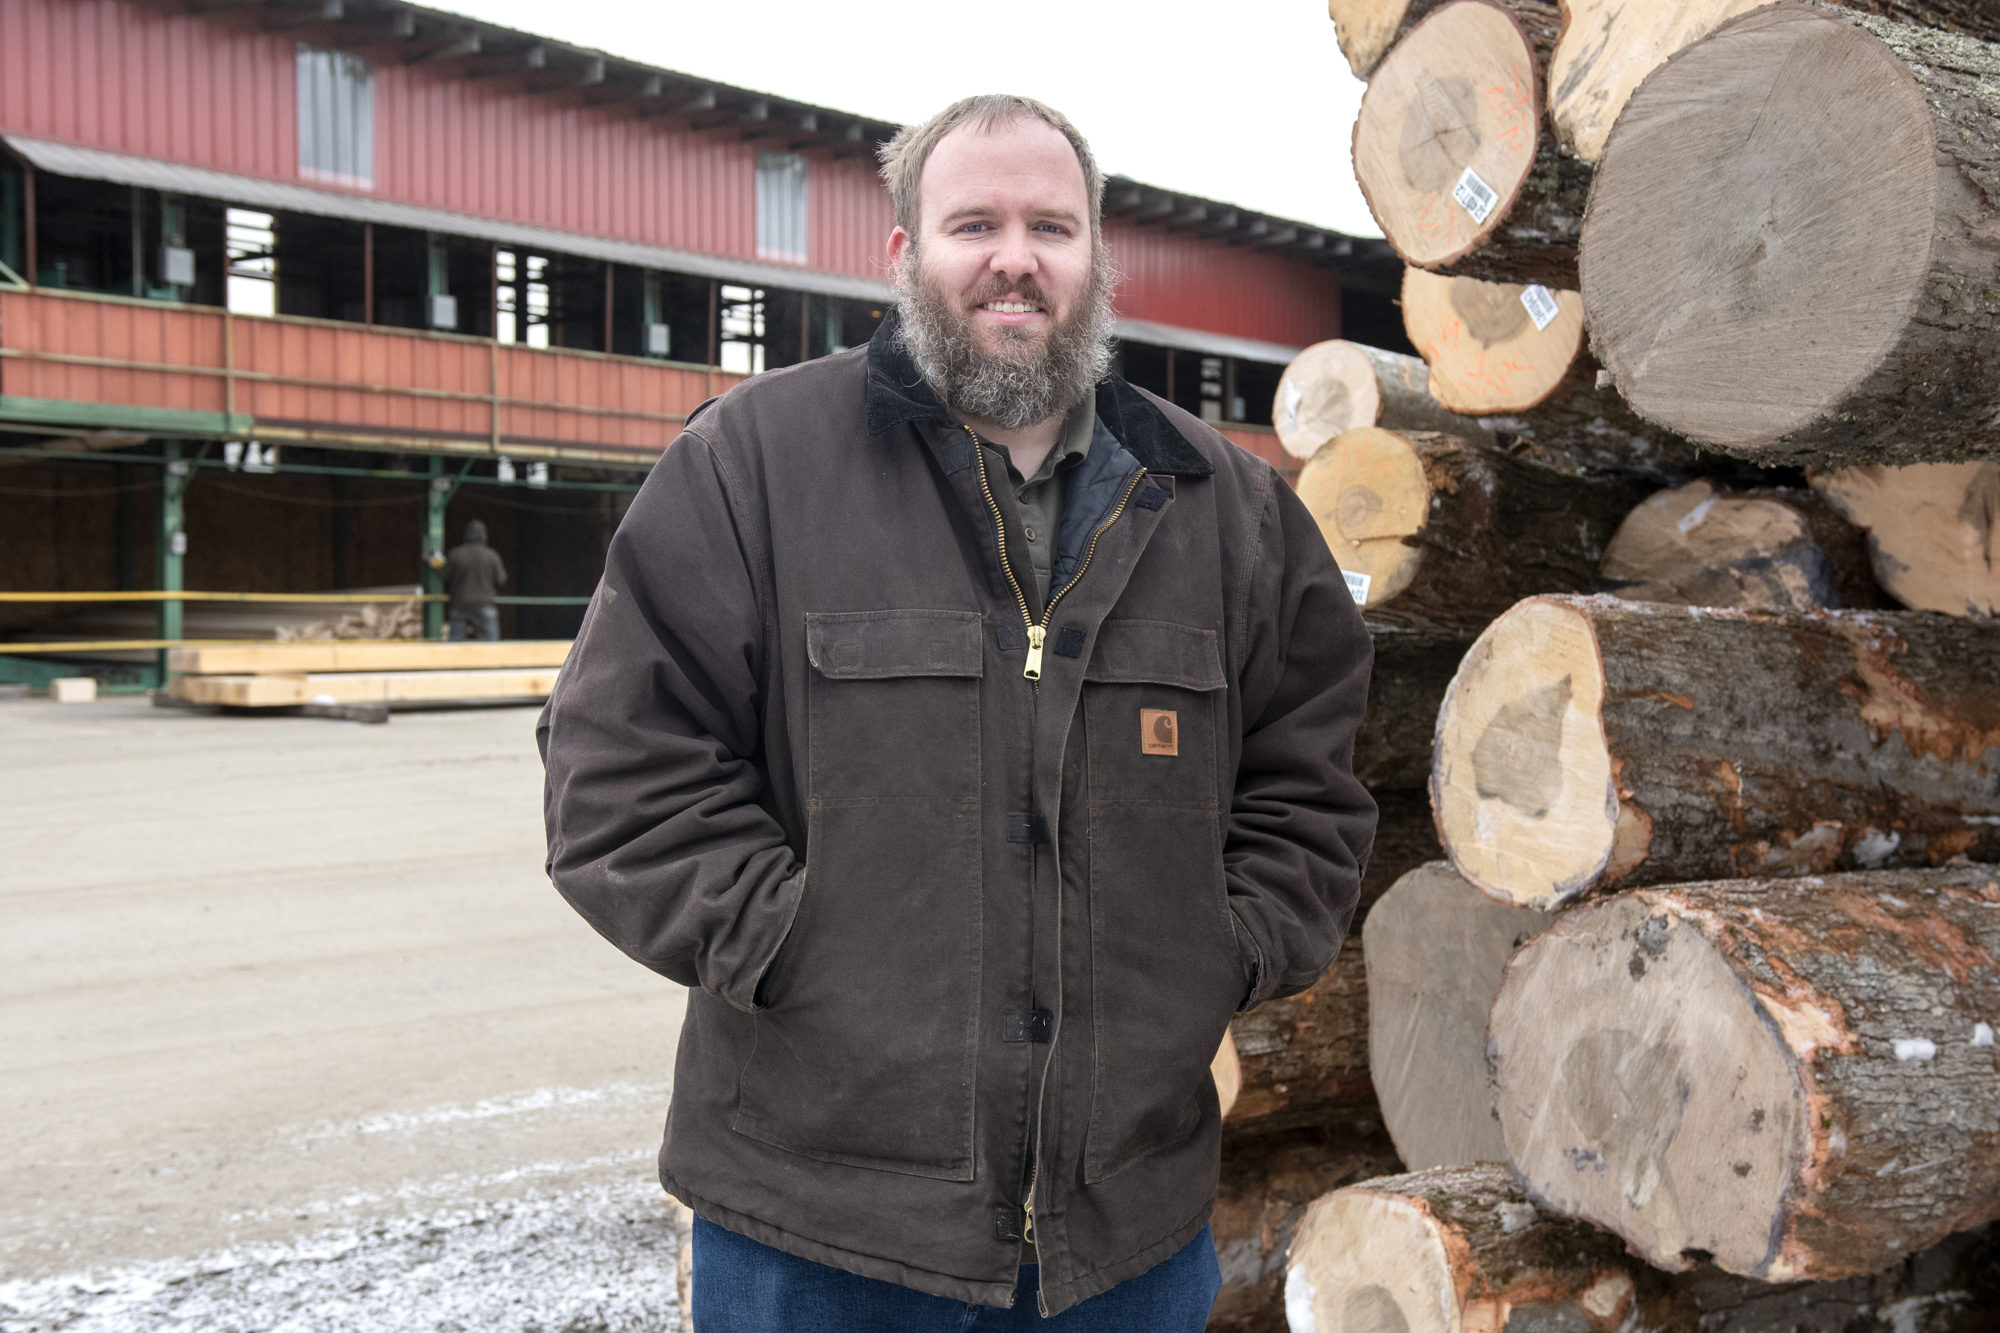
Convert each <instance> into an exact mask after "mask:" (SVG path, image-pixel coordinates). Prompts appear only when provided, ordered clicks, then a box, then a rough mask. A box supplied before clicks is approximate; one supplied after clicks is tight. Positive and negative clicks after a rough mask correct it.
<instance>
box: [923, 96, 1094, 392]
mask: <svg viewBox="0 0 2000 1333" xmlns="http://www.w3.org/2000/svg"><path fill="white" fill-rule="evenodd" d="M919 208H920V216H919V220H918V227H917V230H918V232H919V235H918V236H915V237H913V236H911V235H910V234H909V233H907V232H905V231H904V230H903V229H902V228H900V227H899V228H897V229H896V231H895V232H894V233H893V234H892V235H891V236H890V238H889V254H890V258H891V259H892V260H893V261H894V263H895V266H896V276H897V282H898V286H899V287H900V288H901V296H902V304H903V323H904V336H905V341H906V342H907V343H908V344H909V346H910V350H911V352H912V353H913V354H914V356H915V358H916V361H917V364H918V367H919V368H920V369H921V370H922V371H923V372H924V374H925V377H926V378H927V379H929V380H930V381H931V383H932V386H933V387H934V388H936V389H937V390H938V391H939V393H940V395H941V396H942V397H944V398H945V399H946V401H948V402H950V403H951V404H952V405H953V406H954V407H956V408H958V409H959V410H961V411H962V412H965V413H967V414H968V415H970V416H974V417H980V418H983V419H985V420H988V421H992V422H995V423H997V424H1000V425H1003V426H1007V427H1010V428H1020V427H1023V426H1027V425H1032V424H1035V423H1036V422H1039V421H1043V420H1046V419H1047V418H1048V417H1049V416H1051V415H1054V414H1059V413H1061V412H1064V411H1067V410H1068V409H1069V408H1070V407H1071V406H1072V405H1073V404H1074V403H1076V402H1077V401H1078V400H1080V399H1081V397H1082V396H1083V394H1084V393H1085V392H1086V391H1088V389H1089V387H1090V385H1091V384H1093V383H1095V382H1096V380H1097V379H1099V378H1101V377H1102V376H1103V374H1104V371H1105V368H1106V366H1107V364H1108V360H1109V336H1110V332H1111V314H1110V287H1111V278H1112V274H1111V270H1110V264H1109V260H1108V258H1106V257H1105V256H1104V254H1103V253H1102V249H1101V247H1100V246H1098V245H1097V243H1096V240H1095V238H1094V237H1092V235H1091V233H1090V196H1089V191H1088V187H1087V186H1086V185H1085V183H1084V177H1083V167H1082V165H1081V164H1080V163H1078V161H1077V158H1076V152H1075V150H1074V149H1073V148H1071V147H1070V143H1069V140H1068V139H1066V138H1064V137H1063V135H1062V133H1061V132H1060V131H1058V130H1057V129H1055V128H1054V127H1053V126H1050V125H1045V124H1043V123H1042V122H1041V121H1038V120H1018V121H1012V122H1008V123H1006V124H1002V125H996V126H993V127H991V128H990V129H979V128H975V127H973V126H969V125H967V126H960V127H959V128H958V129H956V130H953V131H952V132H951V133H950V134H947V135H946V136H945V137H944V138H943V139H941V140H940V141H939V142H938V145H937V147H936V148H934V149H933V150H932V151H931V155H930V158H929V159H928V160H927V161H926V162H925V164H924V171H923V176H922V179H921V185H920V189H919Z"/></svg>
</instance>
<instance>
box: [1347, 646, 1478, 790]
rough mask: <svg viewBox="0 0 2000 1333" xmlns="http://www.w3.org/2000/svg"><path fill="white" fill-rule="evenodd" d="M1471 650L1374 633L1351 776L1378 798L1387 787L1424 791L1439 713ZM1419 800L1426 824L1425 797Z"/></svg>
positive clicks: (1428, 780) (1465, 647)
mask: <svg viewBox="0 0 2000 1333" xmlns="http://www.w3.org/2000/svg"><path fill="white" fill-rule="evenodd" d="M1365 618H1366V617H1365V615H1364V619H1365ZM1371 628H1375V627H1374V626H1373V625H1371ZM1471 647H1472V641H1471V640H1470V639H1451V640H1444V641H1441V642H1438V641H1432V640H1431V639H1429V638H1427V637H1422V636H1413V635H1408V634H1400V633H1396V632H1395V631H1394V630H1393V629H1383V630H1380V631H1378V632H1377V633H1376V634H1375V669H1374V671H1373V672H1372V673H1371V675H1370V676H1369V679H1368V713H1367V715H1366V716H1365V717H1363V718H1362V719H1361V730H1360V732H1359V733H1358V734H1357V735H1356V736H1355V738H1354V776H1355V777H1357V778H1359V779H1361V782H1362V784H1363V785H1364V786H1366V787H1367V788H1368V790H1370V791H1372V792H1374V793H1375V794H1376V795H1377V796H1378V797H1380V796H1382V795H1383V794H1384V792H1385V790H1387V789H1390V788H1394V789H1397V790H1401V791H1411V792H1417V793H1423V792H1424V791H1425V789H1426V786H1427V784H1428V783H1429V782H1430V776H1431V742H1432V741H1433V740H1434V739H1435V737H1436V735H1437V716H1438V709H1439V707H1441V706H1442V705H1443V703H1444V694H1445V691H1446V690H1447V689H1449V688H1450V686H1451V678H1452V676H1454V675H1455V674H1457V672H1458V664H1459V663H1460V662H1461V661H1463V660H1464V658H1465V654H1466V651H1467V650H1468V649H1469V648H1471ZM1424 799H1425V801H1426V804H1425V811H1426V815H1425V818H1426V819H1428V818H1429V815H1428V811H1429V808H1430V807H1429V804H1428V801H1429V797H1428V796H1425V798H1424Z"/></svg>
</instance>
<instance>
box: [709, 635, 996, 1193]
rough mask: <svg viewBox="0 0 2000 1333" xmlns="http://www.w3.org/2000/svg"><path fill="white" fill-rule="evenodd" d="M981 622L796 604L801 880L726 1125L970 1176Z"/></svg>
mask: <svg viewBox="0 0 2000 1333" xmlns="http://www.w3.org/2000/svg"><path fill="white" fill-rule="evenodd" d="M983 626H984V621H983V620H982V618H981V617H980V615H979V614H978V613H977V612H971V611H877V612H854V613H837V614H809V615H808V616H807V617H806V645H807V653H808V657H809V658H810V661H811V668H812V669H811V672H810V678H809V680H808V684H807V719H806V721H807V744H808V752H809V756H810V759H809V773H808V784H807V785H808V796H807V821H808V827H807V843H806V888H805V893H804V896H803V898H802V900H801V903H800V907H799V912H798V916H797V917H796V918H795V919H794V921H793V923H792V928H791V931H790V933H789V934H788V935H787V936H786V939H785V942H784V944H783V945H782V946H781V947H780V949H779V952H778V955H777V957H776V958H775V959H774V960H773V963H772V969H771V970H772V973H773V975H772V976H771V977H770V978H769V984H768V985H767V986H766V987H765V988H764V994H763V998H764V999H766V1000H767V1001H768V1003H769V1006H770V1007H769V1008H768V1009H765V1010H763V1011H761V1012H760V1013H759V1014H758V1015H757V1033H756V1045H755V1048H754V1049H753V1050H752V1052H751V1055H750V1059H749V1061H748V1063H747V1064H746V1065H745V1067H744V1070H743V1075H742V1079H741V1082H740V1085H739V1089H738V1091H739V1097H738V1106H737V1111H736V1115H735V1117H734V1119H733V1121H732V1125H733V1127H734V1128H735V1129H736V1130H737V1131H738V1132H739V1133H742V1134H746V1135H748V1136H750V1137H752V1138H756V1139H760V1140H762V1141H764V1142H767V1143H771V1144H775V1145H777V1146H778V1147H782V1148H786V1149H789V1150H791V1151H793V1152H797V1153H800V1154H802V1155H805V1156H808V1157H815V1158H819V1159H822V1160H826V1161H834V1162H842V1163H847V1164H849V1165H855V1166H867V1167H875V1168H878V1169H882V1170H891V1171H903V1172H907V1173H910V1174H914V1175H923V1176H932V1177H937V1178H941V1179H946V1180H970V1179H972V1130H973V1125H972V1110H973V1104H972V1097H973V1072H974V1067H973V1062H974V1059H975V1056H976V1054H977V1033H976V1030H975V1029H976V1024H977V1022H978V985H979V969H980V953H979V923H980V916H979V893H980V885H979V821H980V814H979V787H980V783H979V723H980V719H979V686H980V676H981V674H982V669H983V668H982V661H983V652H984V640H983V636H982V629H983Z"/></svg>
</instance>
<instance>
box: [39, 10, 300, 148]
mask: <svg viewBox="0 0 2000 1333" xmlns="http://www.w3.org/2000/svg"><path fill="white" fill-rule="evenodd" d="M296 50H297V45H296V43H294V42H291V41H289V40H286V39H283V38H279V37H272V36H267V35H265V34H262V33H244V32H239V31H236V30H235V29H233V28H228V27H225V26H223V25H222V24H219V23H215V22H212V21H209V20H204V19H199V18H194V17H191V16H188V15H182V14H168V13H164V12H162V11H160V10H156V9H149V8H141V7H139V6H136V5H132V4H127V3H123V2H122V0H0V126H4V127H5V128H7V129H9V130H14V131H16V132H19V133H22V134H37V135H46V136H47V137H49V138H53V139H66V140H69V141H71V142H75V143H90V144H101V145H103V146H106V147H115V148H118V149H120V150H122V151H125V152H130V153H139V154H144V155H146V156H149V157H163V158H168V159H171V160H174V161H181V162H201V163H203V164H205V165H210V166H215V167H218V168H220V169H222V170H226V171H239V172H244V173H246V174H249V175H257V176H283V177H288V178H289V177H295V176H296V175H297V167H298V118H297V117H298V110H297V105H296V96H297V94H296V92H295V91H294V90H295V81H296V72H295V70H294V64H295V61H296V57H295V55H294V52H295V51H296Z"/></svg>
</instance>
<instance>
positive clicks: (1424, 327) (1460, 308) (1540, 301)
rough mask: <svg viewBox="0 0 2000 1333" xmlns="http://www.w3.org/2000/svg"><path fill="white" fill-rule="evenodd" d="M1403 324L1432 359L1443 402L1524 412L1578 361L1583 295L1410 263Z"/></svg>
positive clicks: (1434, 390) (1456, 407) (1475, 411)
mask: <svg viewBox="0 0 2000 1333" xmlns="http://www.w3.org/2000/svg"><path fill="white" fill-rule="evenodd" d="M1524 298H1526V299H1524ZM1537 320H1541V321H1542V323H1540V324H1538V323H1537ZM1403 329H1404V331H1405V332H1406V333H1408V334H1409V338H1410V342H1411V343H1412V344H1413V345H1414V346H1415V347H1416V349H1417V350H1418V351H1419V352H1421V353H1422V354H1423V358H1424V360H1425V362H1426V363H1428V365H1429V366H1430V386H1431V396H1432V397H1434V398H1436V399H1437V401H1438V403H1439V405H1440V406H1443V407H1448V408H1450V409H1451V410H1452V411H1454V412H1463V413H1466V414H1468V415H1473V416H1477V415H1482V414H1490V413H1496V412H1518V411H1523V410H1525V409H1528V408H1531V407H1534V406H1536V405H1537V404H1539V403H1541V402H1542V401H1543V400H1545V399H1546V398H1548V397H1549V395H1550V394H1551V393H1553V392H1554V391H1555V389H1556V386H1557V385H1559V384H1561V383H1562V382H1563V380H1564V378H1565V377H1567V376H1568V374H1569V373H1570V368H1571V367H1572V366H1573V365H1574V364H1575V363H1576V359H1577V357H1578V355H1579V354H1580V352H1581V351H1582V348H1583V297H1582V295H1581V294H1579V293H1577V292H1573V291H1550V290H1549V289H1548V288H1546V287H1543V288H1540V289H1538V290H1537V292H1536V293H1535V294H1534V295H1533V296H1532V297H1530V296H1529V288H1528V287H1527V286H1525V285H1522V284H1516V283H1502V282H1482V281H1480V280H1479V279H1477V278H1456V277H1446V276H1443V275H1441V274H1436V273H1429V272H1426V271H1424V270H1423V269H1420V268H1406V269H1405V270H1404V271H1403Z"/></svg>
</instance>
